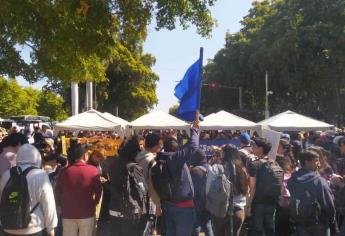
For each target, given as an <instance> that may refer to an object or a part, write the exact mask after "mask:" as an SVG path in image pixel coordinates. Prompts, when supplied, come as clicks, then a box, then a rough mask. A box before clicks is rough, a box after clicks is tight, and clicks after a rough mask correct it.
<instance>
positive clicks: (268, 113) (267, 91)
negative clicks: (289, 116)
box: [265, 71, 273, 119]
mask: <svg viewBox="0 0 345 236" xmlns="http://www.w3.org/2000/svg"><path fill="white" fill-rule="evenodd" d="M265 82H266V90H265V119H268V118H269V117H270V111H269V109H268V96H269V95H270V94H273V92H272V91H269V90H268V73H267V71H266V76H265Z"/></svg>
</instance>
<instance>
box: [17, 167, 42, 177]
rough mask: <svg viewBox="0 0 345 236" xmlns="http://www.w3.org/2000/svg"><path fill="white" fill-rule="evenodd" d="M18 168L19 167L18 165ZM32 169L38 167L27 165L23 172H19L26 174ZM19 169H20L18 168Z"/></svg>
mask: <svg viewBox="0 0 345 236" xmlns="http://www.w3.org/2000/svg"><path fill="white" fill-rule="evenodd" d="M19 168H20V167H19ZM33 169H38V168H37V167H34V166H30V167H28V168H26V169H25V170H24V171H23V172H21V174H22V175H23V176H25V177H26V176H27V175H28V174H29V172H30V171H31V170H33ZM20 170H21V169H20Z"/></svg>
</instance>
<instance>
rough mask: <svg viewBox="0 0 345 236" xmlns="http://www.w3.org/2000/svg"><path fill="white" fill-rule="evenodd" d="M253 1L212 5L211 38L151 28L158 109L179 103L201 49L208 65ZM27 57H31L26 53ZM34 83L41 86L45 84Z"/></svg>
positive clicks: (223, 1) (192, 29) (148, 43)
mask: <svg viewBox="0 0 345 236" xmlns="http://www.w3.org/2000/svg"><path fill="white" fill-rule="evenodd" d="M251 3H252V0H218V1H217V2H216V4H215V6H213V7H212V8H211V11H212V15H213V17H214V18H215V19H216V20H217V21H218V26H217V27H215V28H214V29H213V32H212V37H211V38H209V39H206V38H202V37H201V36H200V35H198V34H197V32H196V29H195V27H192V26H191V27H190V28H189V29H187V30H182V29H181V28H177V29H175V30H173V31H168V30H165V29H162V30H160V31H156V30H155V29H154V25H151V26H150V27H149V33H148V38H147V40H146V42H145V45H144V50H145V52H147V53H151V54H153V55H154V56H155V57H156V60H157V62H156V65H155V66H154V67H153V70H154V71H155V72H156V73H157V74H158V75H159V77H160V81H159V82H158V84H157V96H158V99H159V102H158V105H157V106H156V107H155V110H162V111H166V112H167V111H168V110H169V107H171V106H173V105H174V104H176V103H177V99H176V98H175V96H174V87H175V85H176V81H179V80H181V79H182V77H183V75H184V73H185V71H186V70H187V69H188V67H189V66H190V65H191V64H192V63H193V62H195V61H196V60H197V59H198V57H199V48H200V47H204V65H205V64H206V63H207V60H208V59H212V58H213V57H214V55H215V54H216V53H217V51H218V50H220V49H221V48H222V47H223V46H224V43H225V34H226V32H231V33H234V32H237V31H238V30H239V29H240V23H239V21H240V20H241V19H242V17H243V16H245V15H247V13H248V10H249V9H250V7H251ZM27 54H28V53H27ZM23 56H24V58H25V57H28V55H25V52H24V55H23ZM18 81H19V83H20V84H21V85H24V86H28V85H29V84H28V83H27V82H26V81H24V80H23V79H19V80H18ZM33 86H34V87H41V86H42V83H37V84H35V85H33Z"/></svg>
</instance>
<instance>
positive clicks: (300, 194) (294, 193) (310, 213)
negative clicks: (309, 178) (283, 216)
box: [290, 183, 322, 225]
mask: <svg viewBox="0 0 345 236" xmlns="http://www.w3.org/2000/svg"><path fill="white" fill-rule="evenodd" d="M321 210H322V209H321V205H320V203H319V202H318V200H317V196H316V193H315V191H312V190H311V189H308V188H307V187H306V186H305V185H304V184H301V183H296V185H295V187H294V189H291V198H290V218H291V219H292V220H293V221H294V222H295V223H296V224H297V225H317V224H318V223H319V222H320V217H321Z"/></svg>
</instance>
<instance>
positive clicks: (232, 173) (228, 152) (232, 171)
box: [223, 144, 248, 195]
mask: <svg viewBox="0 0 345 236" xmlns="http://www.w3.org/2000/svg"><path fill="white" fill-rule="evenodd" d="M223 162H224V164H226V166H227V167H228V168H229V179H230V181H231V182H232V183H233V186H234V194H235V195H239V194H243V195H246V194H247V193H248V175H247V172H246V169H245V167H244V165H243V163H242V160H241V156H240V152H239V151H238V150H237V147H236V146H234V145H232V144H228V145H226V146H224V147H223Z"/></svg>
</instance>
